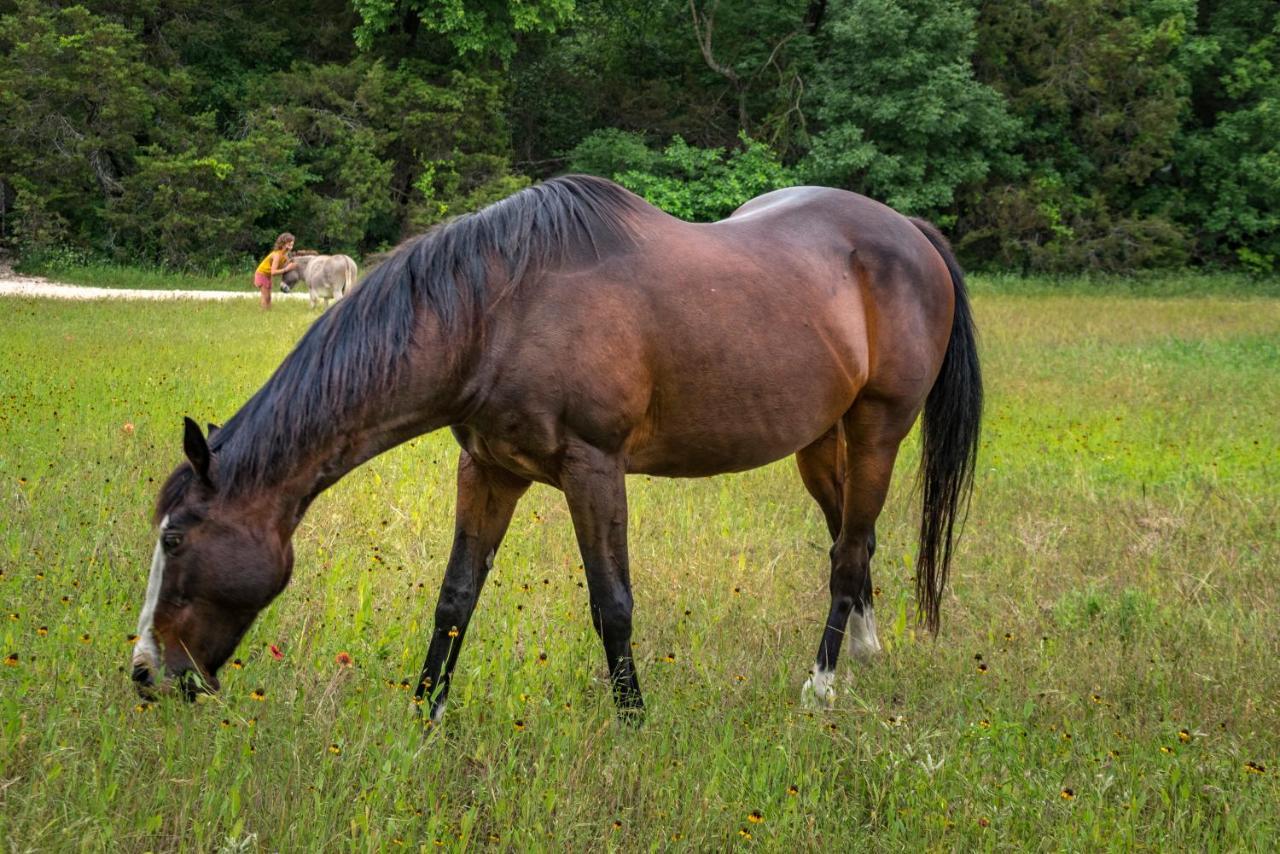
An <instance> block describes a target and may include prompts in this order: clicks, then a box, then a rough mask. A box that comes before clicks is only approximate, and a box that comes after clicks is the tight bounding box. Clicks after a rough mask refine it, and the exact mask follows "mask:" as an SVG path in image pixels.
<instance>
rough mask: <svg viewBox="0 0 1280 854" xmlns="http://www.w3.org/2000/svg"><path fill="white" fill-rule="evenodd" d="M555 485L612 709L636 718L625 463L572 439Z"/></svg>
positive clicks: (639, 702)
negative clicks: (573, 539) (564, 506)
mask: <svg viewBox="0 0 1280 854" xmlns="http://www.w3.org/2000/svg"><path fill="white" fill-rule="evenodd" d="M560 486H561V488H562V489H563V490H564V494H565V499H566V500H567V501H568V504H569V513H570V515H571V516H572V518H573V529H574V533H575V534H576V535H577V537H578V548H579V549H580V550H581V551H582V561H583V567H584V568H585V569H586V573H587V588H588V592H589V594H590V597H591V624H592V626H593V627H594V628H595V630H596V634H597V635H599V636H600V640H601V641H602V642H603V643H604V654H605V662H606V663H607V664H608V666H609V682H610V685H611V686H612V687H613V699H614V702H615V703H616V704H617V706H618V715H619V717H621V718H623V719H624V720H627V721H629V722H632V723H639V722H640V720H641V719H642V718H643V714H644V700H643V699H642V698H641V696H640V680H639V679H638V678H637V676H636V666H635V660H634V659H633V658H632V656H631V610H632V599H631V572H630V569H629V567H628V563H627V492H626V478H625V468H624V466H623V463H622V460H621V459H620V458H619V457H617V456H615V455H612V454H607V453H605V452H603V451H600V450H598V449H596V448H592V447H590V446H587V445H585V444H579V443H575V444H573V445H571V446H570V447H569V449H568V450H567V451H566V453H565V458H564V463H563V465H562V467H561V476H560Z"/></svg>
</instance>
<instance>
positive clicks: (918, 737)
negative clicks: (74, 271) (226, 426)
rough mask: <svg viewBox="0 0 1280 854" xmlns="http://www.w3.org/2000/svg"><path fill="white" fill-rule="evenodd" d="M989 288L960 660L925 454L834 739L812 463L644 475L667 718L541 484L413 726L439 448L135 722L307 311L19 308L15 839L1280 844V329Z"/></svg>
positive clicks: (4, 455) (345, 512)
mask: <svg viewBox="0 0 1280 854" xmlns="http://www.w3.org/2000/svg"><path fill="white" fill-rule="evenodd" d="M979 291H980V293H979V295H978V297H977V298H976V299H975V311H976V315H977V322H978V325H979V329H980V333H981V342H982V351H983V356H984V368H985V370H986V374H987V377H988V384H989V385H988V388H989V409H988V419H987V422H986V426H985V433H984V446H983V448H982V452H981V457H980V471H979V476H978V482H977V488H976V492H975V497H974V502H973V507H972V511H971V513H970V515H969V517H968V522H967V525H966V528H965V532H964V536H963V538H962V540H961V542H960V546H959V552H958V555H957V558H956V563H955V564H954V571H953V585H952V587H951V590H950V592H949V593H948V595H947V596H946V597H945V598H944V602H943V627H942V634H941V637H940V639H939V640H937V641H934V640H931V639H928V638H924V637H921V636H920V635H918V634H917V632H916V631H915V629H914V626H913V624H912V622H911V621H910V619H909V615H910V614H911V612H912V608H913V604H912V602H911V598H910V590H911V577H912V559H913V554H914V548H915V545H914V540H913V532H914V530H915V525H916V522H915V520H916V515H915V514H916V513H917V512H918V506H917V498H918V496H914V495H912V494H911V484H912V477H911V474H912V472H913V466H914V464H915V453H916V452H915V448H914V445H911V446H910V447H909V448H908V449H907V451H906V452H905V453H904V455H903V458H902V459H901V460H900V462H899V468H898V475H897V477H896V479H895V485H894V489H893V491H892V494H891V495H890V498H889V502H888V505H887V507H886V510H885V513H884V515H883V516H882V518H881V522H880V526H879V532H878V535H879V536H878V539H879V543H880V547H879V550H878V552H877V555H876V559H875V561H874V567H873V571H874V574H875V577H874V584H875V586H876V590H877V598H876V604H877V610H878V612H879V622H880V626H881V635H882V642H883V643H884V646H885V648H886V652H885V655H884V656H883V658H882V659H881V660H880V661H879V662H877V663H876V664H875V665H873V666H871V667H858V666H856V665H855V664H854V663H852V662H851V661H850V660H849V658H848V656H847V655H846V656H845V658H844V660H843V661H842V662H841V665H840V671H839V677H840V682H839V690H840V694H839V700H838V702H837V704H836V708H835V709H833V710H831V711H829V712H810V711H807V710H806V709H804V708H802V707H801V706H800V705H799V704H798V702H797V700H798V695H799V688H800V684H801V683H802V682H803V680H804V677H805V675H806V671H807V669H808V666H809V664H810V663H811V661H812V658H813V656H814V654H815V652H816V649H817V643H818V638H819V634H820V629H821V623H822V619H823V617H824V615H825V613H826V610H827V592H826V591H827V567H826V557H825V556H826V550H827V547H828V545H829V543H828V541H827V537H826V534H825V528H824V525H823V523H822V520H821V516H820V514H819V513H818V511H817V508H816V506H815V505H813V503H812V502H811V501H810V499H809V498H808V496H807V495H806V494H805V492H804V490H803V488H802V487H801V485H800V483H799V478H798V477H797V475H796V473H795V470H794V466H793V464H792V463H791V462H790V461H783V462H780V463H778V464H775V465H773V466H769V467H767V468H765V469H761V470H757V471H753V472H749V473H746V474H742V475H737V476H732V477H722V478H716V479H709V480H696V481H670V480H660V479H650V478H633V479H632V480H631V481H630V482H629V484H628V488H629V494H630V500H631V548H632V564H633V576H634V584H635V594H636V635H635V640H636V644H637V646H636V656H637V659H638V661H639V663H640V668H641V670H640V678H641V684H642V686H643V688H644V690H645V693H646V699H647V701H648V703H649V706H650V714H649V717H648V721H647V723H646V725H645V726H644V727H643V728H641V729H639V730H632V729H630V728H627V727H621V726H618V725H617V724H615V722H614V718H613V713H612V706H611V702H610V700H609V696H608V690H607V687H606V685H605V683H604V681H603V680H604V673H603V654H602V652H601V651H600V649H599V648H598V647H599V645H598V641H597V640H596V638H595V635H594V634H593V632H592V630H591V627H590V621H589V618H588V615H587V608H586V592H585V590H584V589H583V585H582V580H583V576H582V573H581V570H580V569H579V566H580V562H579V558H578V555H577V552H576V547H575V545H574V541H573V536H572V531H571V528H570V525H569V521H568V513H567V511H566V509H565V507H564V503H563V499H562V498H561V496H560V495H559V493H556V492H555V491H553V490H551V489H548V488H543V487H535V488H534V489H533V490H531V492H530V493H529V495H528V496H527V497H526V498H525V499H524V501H523V502H522V503H521V505H520V507H519V510H518V511H517V515H516V518H515V520H514V522H513V524H512V526H511V532H510V534H509V536H508V538H507V541H506V543H505V544H504V547H503V549H502V552H501V553H500V554H499V556H498V560H497V567H496V569H495V572H494V574H493V576H492V579H491V581H490V584H489V586H488V587H487V588H486V590H485V591H484V594H483V596H482V599H481V603H480V608H479V611H478V613H477V617H476V620H475V622H474V623H473V626H472V628H471V630H470V631H469V632H468V635H467V646H466V648H465V649H464V650H463V653H462V658H461V662H460V665H459V668H458V673H457V676H456V680H455V683H454V690H453V694H452V696H451V701H450V706H449V711H448V715H447V716H446V718H445V722H444V725H443V726H442V727H440V728H438V729H435V730H432V731H429V732H424V731H423V730H422V729H421V728H420V727H419V726H418V725H417V724H416V723H415V718H414V716H413V714H412V713H411V711H410V710H411V704H410V692H409V691H408V690H407V689H408V686H409V685H410V683H411V682H412V681H413V679H414V678H415V676H416V674H417V670H418V667H419V666H420V664H421V659H422V657H423V656H424V655H425V652H426V640H427V633H428V631H429V629H430V616H431V612H432V609H433V606H434V602H435V595H436V589H437V587H438V584H439V581H440V577H441V572H442V566H443V562H444V559H445V557H446V555H447V553H448V549H449V536H450V531H451V528H452V524H451V512H452V504H453V475H454V470H455V457H456V451H455V449H454V447H453V445H452V440H451V439H450V437H449V436H448V435H447V433H440V434H436V435H432V436H429V437H423V438H420V439H418V440H415V441H413V442H410V443H408V444H406V445H405V446H402V447H401V448H398V449H396V450H394V451H392V452H390V453H388V454H385V455H383V456H382V457H379V458H377V459H375V460H373V461H371V462H370V463H368V464H366V465H365V466H364V467H362V468H361V469H359V470H357V471H356V472H354V473H352V474H351V475H350V476H348V477H347V478H346V479H345V480H343V481H342V482H340V483H339V484H338V485H337V486H335V487H334V488H333V489H331V490H330V491H329V492H327V493H326V494H325V495H324V496H322V497H321V498H320V499H319V500H318V501H317V502H316V504H315V505H314V507H313V508H312V510H311V511H310V514H309V515H308V517H307V519H306V520H305V521H304V523H303V525H302V527H301V528H300V529H299V531H298V534H297V536H296V537H295V545H296V547H297V551H298V559H297V569H296V571H295V576H294V580H293V583H292V585H291V587H290V589H289V590H287V591H286V592H285V593H284V594H283V595H282V597H281V598H280V599H279V600H278V601H277V603H275V604H274V605H272V607H271V608H269V609H268V611H267V612H266V613H265V614H264V616H263V617H262V619H260V620H259V622H258V623H257V624H255V626H254V627H253V629H252V630H251V631H250V633H249V635H248V636H247V637H246V639H245V641H244V642H243V644H242V645H241V647H240V649H239V651H238V653H237V655H238V657H239V659H240V660H241V662H242V666H241V667H239V668H234V667H233V668H229V669H228V670H227V671H225V672H224V674H223V675H224V680H223V682H224V690H223V693H222V694H221V695H220V696H218V697H215V698H210V699H208V700H207V701H205V702H201V703H199V704H196V705H194V706H186V705H182V704H178V703H158V704H154V705H144V704H141V703H139V701H138V699H137V698H136V697H135V696H134V695H133V693H132V690H131V687H130V685H129V680H128V675H127V673H126V672H125V671H126V665H127V663H128V658H129V652H130V644H129V643H128V642H127V640H126V639H127V637H128V635H129V634H130V633H131V632H132V631H133V627H134V622H135V620H136V617H137V612H138V609H139V607H140V605H141V600H142V595H143V591H144V589H145V585H146V572H147V565H148V559H149V555H150V552H151V549H152V547H153V545H154V536H155V535H154V532H153V531H152V530H151V529H150V528H149V525H148V515H149V510H150V505H151V502H152V501H153V499H154V496H155V492H156V490H157V489H158V485H159V482H160V481H161V480H162V479H163V478H164V476H165V475H167V474H168V472H169V470H170V468H171V467H172V466H173V465H174V464H176V463H177V462H178V460H179V458H180V453H181V451H180V446H181V439H180V436H181V416H182V415H184V414H189V415H191V416H193V417H195V418H196V419H197V420H200V421H201V422H203V421H215V422H216V421H221V420H223V419H225V418H227V417H228V416H229V415H231V414H232V413H233V412H234V411H235V410H236V408H237V407H238V406H239V405H240V404H241V403H243V402H244V401H245V400H246V399H247V398H248V396H249V395H250V394H251V393H252V392H253V391H254V390H255V389H256V388H257V387H258V385H259V384H261V383H262V382H263V381H264V380H265V379H266V377H267V376H268V375H269V374H270V372H271V371H272V369H273V368H274V367H275V366H276V364H278V362H279V360H280V359H281V358H282V357H283V356H284V354H285V353H286V352H287V351H288V349H289V348H290V347H291V346H292V344H293V343H294V342H295V341H296V340H297V338H298V337H299V336H300V335H301V333H302V332H303V331H304V329H305V327H306V325H307V323H308V322H309V321H310V320H311V318H312V316H313V315H311V314H309V312H308V311H307V309H306V307H305V306H301V305H293V304H283V305H281V306H279V308H278V309H277V310H276V311H273V312H271V313H270V314H269V315H264V314H262V313H261V312H258V311H257V309H256V307H255V306H254V305H253V304H252V303H251V302H248V301H246V302H245V303H244V304H207V305H206V304H189V303H184V304H173V305H171V304H155V305H151V304H145V305H141V304H120V303H109V304H74V305H72V304H63V303H55V302H40V301H31V300H6V301H5V302H3V303H0V307H3V309H4V313H3V318H4V319H3V320H0V519H2V520H3V521H2V523H0V571H2V572H3V578H0V610H2V611H3V613H2V614H0V644H2V646H0V656H13V658H12V659H6V661H8V662H9V663H8V664H7V666H0V730H2V731H0V838H3V839H5V840H8V841H9V846H10V847H13V848H16V849H28V848H30V849H44V850H78V849H87V850H103V849H110V850H113V851H114V850H123V851H145V850H168V849H179V848H182V849H198V850H206V849H227V850H231V849H236V850H246V849H254V848H261V849H263V850H320V849H326V850H327V849H356V850H367V849H391V848H397V847H401V846H403V847H406V848H415V849H416V848H430V849H433V850H434V848H435V847H436V846H437V845H439V846H441V847H444V848H447V849H463V848H474V847H493V848H496V849H501V850H531V849H532V850H539V849H551V850H565V849H572V850H583V849H640V848H643V849H657V850H668V849H671V850H684V849H689V850H708V849H712V850H724V849H731V848H738V847H741V848H744V849H745V848H750V847H760V848H763V849H767V850H788V851H789V850H793V849H797V848H818V847H823V848H830V847H841V848H867V847H874V848H884V849H912V850H915V849H920V848H927V849H971V848H981V849H997V848H999V849H1018V850H1021V849H1054V850H1057V849H1067V850H1081V849H1095V848H1123V849H1130V848H1136V847H1142V848H1150V849H1156V850H1164V849H1170V850H1183V849H1194V850H1205V849H1209V850H1217V849H1228V850H1239V849H1249V850H1266V849H1269V848H1272V847H1274V844H1275V841H1276V839H1277V838H1278V837H1280V814H1278V813H1277V810H1276V809H1275V805H1276V803H1277V802H1278V798H1280V785H1278V784H1277V772H1278V769H1277V766H1278V765H1280V705H1278V704H1277V701H1276V698H1277V697H1280V663H1278V661H1277V655H1276V650H1277V648H1278V646H1277V644H1278V642H1280V607H1278V606H1280V545H1278V543H1280V536H1278V535H1280V530H1278V523H1280V491H1278V490H1277V489H1276V486H1275V484H1276V480H1277V475H1278V474H1280V436H1278V435H1277V432H1276V420H1275V413H1276V412H1277V411H1280V381H1278V380H1277V370H1276V369H1277V366H1278V365H1280V302H1278V301H1276V300H1273V299H1262V298H1249V299H1237V298H1231V297H1223V296H1212V297H1206V298H1198V299H1184V298H1156V297H1142V298H1136V299H1135V298H1124V297H1112V296H1095V295H1090V294H1079V293H1077V294H1069V295H1047V294H1044V293H1040V292H1038V291H1037V292H1036V293H1034V294H1032V293H1019V294H1012V295H1010V294H997V293H991V292H986V291H983V290H982V289H979ZM270 644H275V645H277V646H278V647H279V648H280V649H281V650H283V654H284V657H283V660H277V659H276V658H275V657H274V656H272V655H270V654H269V653H268V651H267V647H268V646H269V645H270ZM343 652H345V653H347V654H349V655H350V656H351V658H352V659H353V666H351V667H346V666H343V665H342V664H340V663H338V661H337V660H336V659H337V656H338V654H339V653H343ZM544 653H545V656H546V657H545V659H544V658H543V657H542V655H543V654H544ZM259 690H260V691H261V696H262V698H263V699H261V700H258V699H255V692H257V691H259ZM517 721H519V722H520V725H519V726H518V725H517ZM757 819H758V820H757Z"/></svg>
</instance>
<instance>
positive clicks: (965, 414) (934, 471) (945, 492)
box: [911, 219, 982, 633]
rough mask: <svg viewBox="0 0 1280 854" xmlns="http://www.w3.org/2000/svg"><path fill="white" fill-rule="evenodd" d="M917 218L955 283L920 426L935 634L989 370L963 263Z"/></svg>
mask: <svg viewBox="0 0 1280 854" xmlns="http://www.w3.org/2000/svg"><path fill="white" fill-rule="evenodd" d="M911 222H912V223H913V224H914V225H915V226H916V228H918V229H920V231H921V232H922V233H923V234H924V236H925V237H926V238H928V240H929V242H930V243H932V244H933V248H934V249H936V250H937V251H938V254H939V255H941V256H942V260H943V261H944V262H946V265H947V270H948V272H950V273H951V284H952V286H953V288H954V289H955V314H954V315H953V317H952V320H951V339H950V341H948V343H947V353H946V356H945V357H944V358H943V360H942V370H941V371H939V373H938V379H937V380H936V381H934V384H933V388H932V389H930V391H929V397H928V399H927V400H926V401H925V405H924V419H923V421H922V424H921V431H920V432H921V437H922V451H921V455H920V457H921V461H920V479H921V481H922V492H923V507H922V508H921V513H920V554H919V557H918V558H917V560H916V602H917V608H918V609H919V614H920V615H921V617H922V619H923V620H924V622H925V624H926V626H927V627H928V628H929V630H930V631H931V632H934V633H936V632H937V631H938V623H939V620H938V609H939V606H940V605H941V602H942V591H943V589H944V588H945V587H946V585H947V571H948V570H949V569H950V566H951V549H952V544H953V536H952V535H953V533H954V528H955V523H956V517H957V515H959V514H961V513H962V512H963V509H962V505H967V504H968V501H969V497H970V495H971V493H972V492H973V472H974V467H975V465H976V463H977V458H978V433H979V425H980V423H981V421H982V369H981V366H980V365H979V364H978V346H977V338H976V335H975V332H974V327H973V313H972V311H971V310H970V308H969V297H968V294H967V292H966V291H965V286H964V273H963V272H961V270H960V264H959V263H958V262H957V261H956V256H955V254H954V253H953V252H952V250H951V246H950V245H949V244H948V243H947V240H946V238H945V237H943V236H942V233H941V232H939V231H938V229H937V228H935V227H934V226H933V225H932V224H930V223H928V222H925V221H924V220H921V219H912V220H911Z"/></svg>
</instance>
